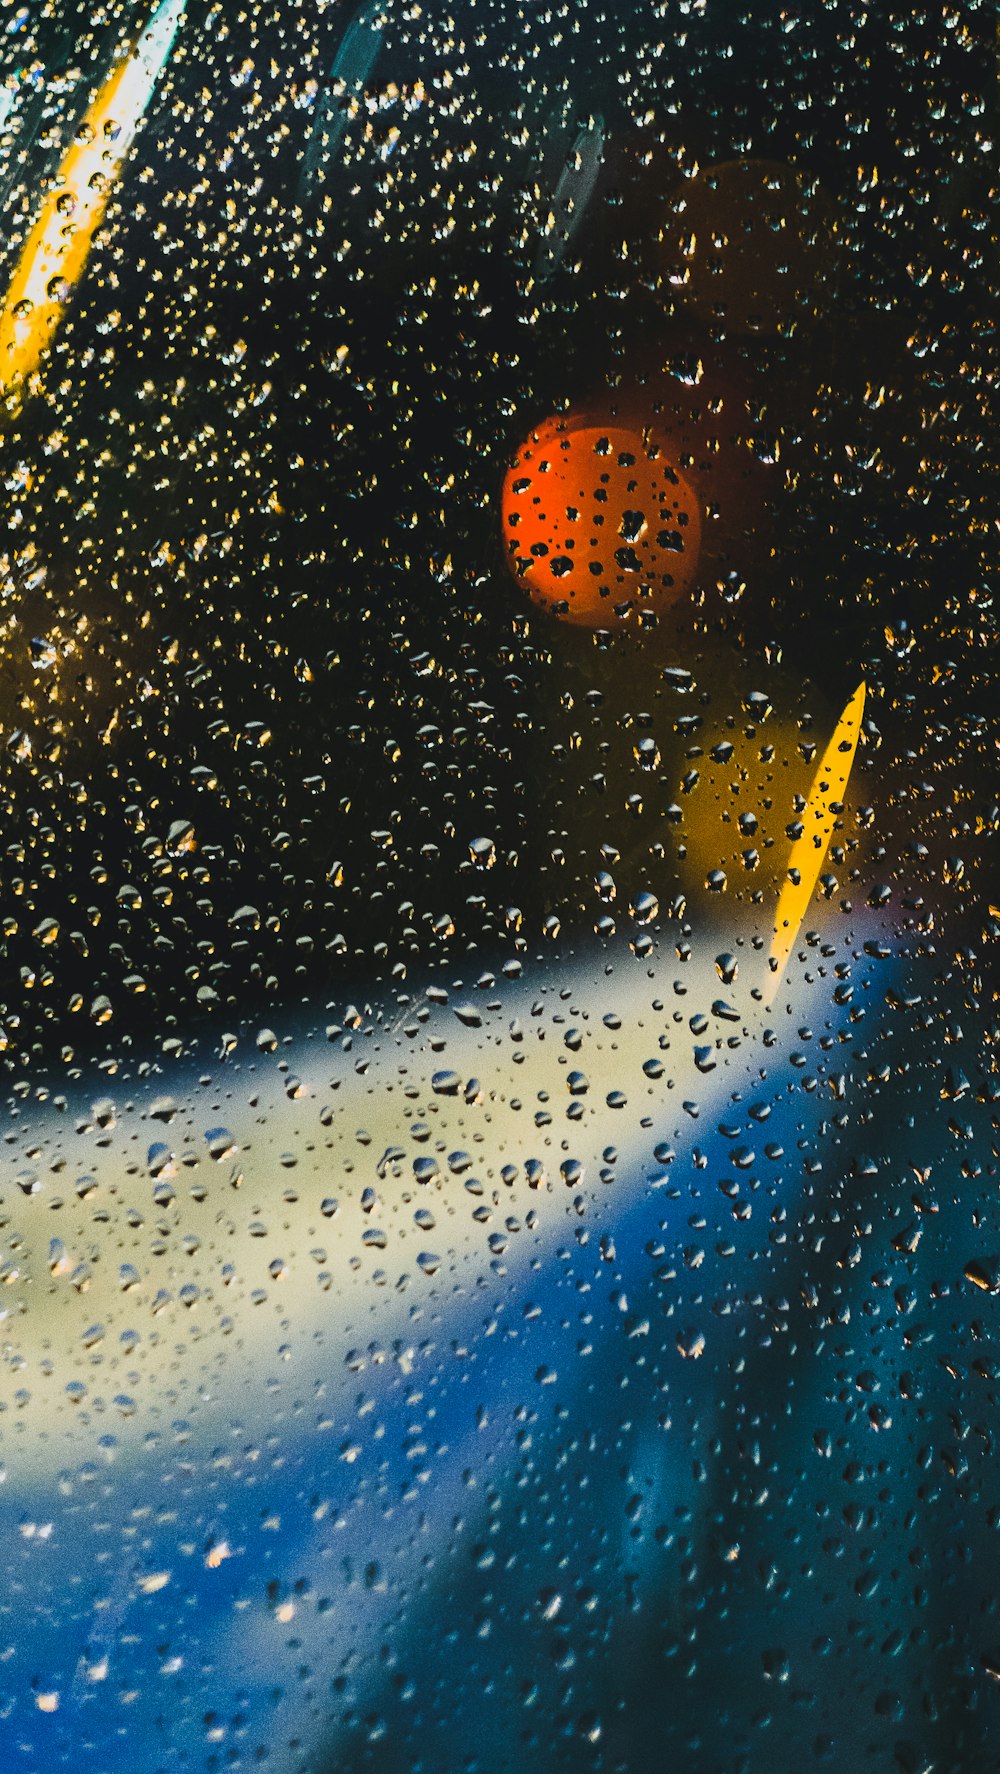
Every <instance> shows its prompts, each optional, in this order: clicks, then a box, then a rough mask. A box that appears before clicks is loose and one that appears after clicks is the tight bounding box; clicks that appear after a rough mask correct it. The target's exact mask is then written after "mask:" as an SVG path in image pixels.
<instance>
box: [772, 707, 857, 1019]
mask: <svg viewBox="0 0 1000 1774" xmlns="http://www.w3.org/2000/svg"><path fill="white" fill-rule="evenodd" d="M864 709H865V683H864V680H863V679H862V681H861V683H860V684H859V685H858V687H857V689H856V690H855V692H854V694H853V696H852V697H851V698H850V700H849V701H848V703H847V705H846V707H845V709H844V712H843V714H842V715H841V717H840V719H839V721H838V722H837V725H836V727H835V729H834V732H833V735H832V737H831V739H830V743H829V745H828V746H827V748H826V751H825V752H824V753H823V757H822V759H821V760H820V765H819V768H818V770H817V771H816V774H815V776H814V777H813V780H812V785H811V787H810V789H809V798H808V802H807V804H806V810H805V814H804V816H803V821H802V835H801V837H798V838H796V840H795V843H794V844H793V845H792V854H791V856H790V857H789V860H788V879H787V880H786V882H785V885H784V886H783V887H782V889H781V896H780V898H779V900H778V909H777V912H776V913H775V920H774V935H773V938H772V941H771V956H770V965H771V970H772V972H773V973H774V974H775V975H776V977H775V980H774V990H773V992H772V1001H773V996H774V993H776V992H777V991H778V988H779V987H780V985H781V981H782V978H783V976H784V972H785V968H786V967H787V965H788V958H789V956H790V954H791V952H792V949H793V948H794V946H795V941H796V938H797V937H798V934H799V931H800V930H801V928H802V920H803V918H804V917H805V915H806V912H807V911H808V909H809V905H810V902H811V900H812V896H813V893H814V891H815V888H816V882H817V881H818V880H819V875H820V870H821V869H822V867H823V864H824V862H825V861H826V853H827V851H828V850H829V848H830V839H831V838H832V836H833V829H834V826H835V825H836V823H837V817H838V814H839V811H840V807H841V803H842V802H843V799H844V796H845V794H846V792H847V784H848V782H849V781H850V776H851V769H852V767H853V764H854V756H855V753H856V751H857V749H858V738H859V735H860V733H861V717H862V715H863V714H864Z"/></svg>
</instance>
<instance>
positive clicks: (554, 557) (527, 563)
mask: <svg viewBox="0 0 1000 1774" xmlns="http://www.w3.org/2000/svg"><path fill="white" fill-rule="evenodd" d="M501 509H502V523H503V535H504V541H505V546H506V556H507V564H508V566H509V567H510V570H511V572H512V573H513V574H514V576H515V578H516V579H517V580H518V581H519V582H520V583H522V584H524V585H525V586H527V589H528V592H529V594H530V596H531V597H532V599H533V600H534V602H535V603H536V604H538V605H539V606H540V607H541V608H542V609H545V610H548V611H550V612H552V613H553V614H554V615H557V616H561V617H562V618H563V619H564V620H565V621H567V622H575V623H579V624H581V625H583V626H585V627H589V628H613V627H615V626H617V625H618V624H620V623H621V622H622V621H624V620H626V619H628V618H630V617H632V616H634V613H635V612H637V611H647V610H648V611H651V612H657V611H660V610H665V609H667V608H668V607H669V606H670V605H672V604H675V603H677V602H678V600H679V599H680V598H682V597H684V596H685V594H686V593H687V592H688V591H689V590H690V588H691V586H692V584H693V582H694V578H695V574H696V572H697V568H698V557H699V553H700V546H701V513H700V510H699V506H698V501H697V499H696V498H695V495H694V493H693V492H692V490H691V488H690V486H689V485H688V483H687V481H686V480H685V479H684V478H683V477H682V476H681V475H680V474H679V473H678V471H677V468H676V467H675V464H674V461H673V459H672V457H671V455H670V453H669V451H668V449H667V447H666V445H665V444H664V443H663V442H662V441H661V440H659V439H657V438H656V437H654V436H653V435H652V434H651V433H650V432H649V431H648V430H647V431H640V430H637V429H633V428H631V427H629V426H626V425H622V424H620V423H611V424H602V423H601V421H600V416H599V415H592V414H578V415H576V416H575V417H565V418H557V419H550V420H548V421H547V422H546V423H545V424H543V425H541V426H539V427H538V428H537V430H535V431H533V432H532V433H531V435H530V437H529V438H528V439H527V440H526V442H525V443H524V444H523V445H522V446H521V448H520V449H519V451H518V453H517V455H516V457H515V458H514V461H513V463H512V465H511V467H510V468H509V469H508V471H507V475H506V477H505V479H504V485H503V496H502V508H501Z"/></svg>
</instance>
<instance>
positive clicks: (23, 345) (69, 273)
mask: <svg viewBox="0 0 1000 1774" xmlns="http://www.w3.org/2000/svg"><path fill="white" fill-rule="evenodd" d="M184 6H185V0H161V4H160V5H159V6H158V7H157V9H156V11H155V12H154V14H153V16H152V18H151V19H150V21H149V24H148V25H147V27H146V29H145V30H144V31H143V32H142V34H141V35H140V36H139V38H138V39H137V40H136V43H135V46H134V48H133V50H132V53H131V55H129V56H127V57H126V58H125V59H124V60H122V61H121V62H120V63H119V64H118V66H117V67H115V68H114V69H113V70H112V72H111V74H110V75H109V76H108V78H107V80H106V81H105V83H104V85H103V87H102V88H101V90H100V92H99V93H98V95H97V97H96V98H95V100H94V102H93V103H92V104H91V105H90V107H89V109H88V110H87V112H86V115H85V116H84V118H83V121H82V122H81V123H80V125H79V127H78V129H77V131H76V135H75V137H74V140H73V143H72V145H71V147H70V148H69V149H68V150H67V152H66V154H65V156H64V158H63V161H62V164H61V166H60V167H59V170H58V172H57V174H56V177H55V181H54V184H53V187H52V189H51V190H50V191H49V192H48V193H47V195H46V196H45V198H44V201H43V203H42V207H41V209H40V211H39V214H38V216H37V218H36V220H35V224H34V226H33V228H32V230H31V233H30V234H29V236H28V238H27V240H26V241H25V244H24V248H23V250H22V252H21V256H20V258H19V259H18V262H17V265H16V267H15V270H14V274H13V277H12V278H11V282H10V287H9V289H8V291H7V295H6V299H5V301H4V306H3V312H2V314H0V394H2V395H9V394H11V393H15V394H16V393H18V392H20V391H21V390H23V388H24V385H25V384H26V383H27V382H28V381H29V379H30V378H31V377H32V376H33V375H34V373H35V371H36V370H37V369H38V367H39V364H40V363H41V361H42V358H43V356H44V355H45V352H46V351H47V349H48V347H49V345H50V344H51V342H52V338H53V335H54V333H55V331H56V328H57V327H58V325H59V321H60V319H61V317H62V314H63V310H64V308H65V306H66V302H67V300H68V298H69V296H70V295H71V294H72V292H73V289H74V288H75V286H76V284H77V283H78V282H79V280H80V277H81V276H82V274H83V270H84V266H85V265H86V262H87V256H88V254H89V252H90V248H91V244H92V242H93V239H94V235H95V234H96V232H97V229H98V228H99V227H100V224H101V221H102V219H103V216H104V212H105V209H106V207H107V203H108V198H109V197H110V195H111V191H112V189H113V186H114V183H115V180H116V179H117V177H118V174H119V173H120V171H121V168H122V165H123V163H124V160H125V157H126V155H127V154H128V151H129V148H130V147H131V145H132V140H133V137H134V135H135V132H136V129H137V127H138V125H139V122H140V120H141V118H142V115H143V112H144V111H145V109H146V106H147V105H148V104H149V101H150V99H151V97H152V95H153V91H154V89H155V86H156V82H157V79H158V78H159V75H160V73H161V71H162V69H163V66H164V64H165V62H166V60H167V57H168V56H169V54H170V50H171V47H172V45H173V41H174V37H175V35H176V31H177V27H178V25H179V24H180V20H181V16H182V14H183V12H184Z"/></svg>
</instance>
